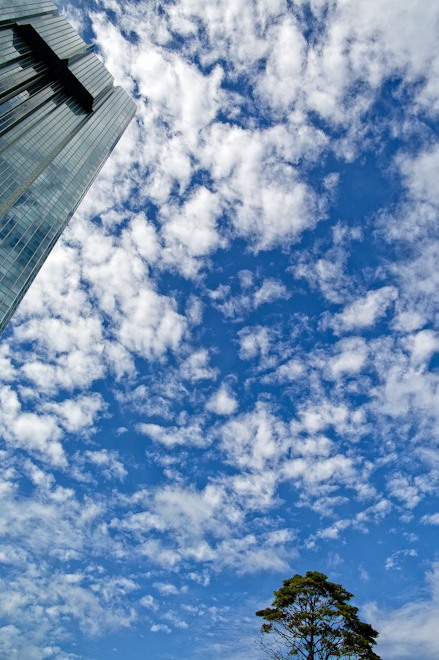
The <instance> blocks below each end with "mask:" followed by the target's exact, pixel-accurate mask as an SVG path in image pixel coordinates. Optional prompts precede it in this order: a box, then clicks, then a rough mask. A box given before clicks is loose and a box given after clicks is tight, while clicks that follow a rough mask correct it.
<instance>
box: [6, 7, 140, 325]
mask: <svg viewBox="0 0 439 660" xmlns="http://www.w3.org/2000/svg"><path fill="white" fill-rule="evenodd" d="M134 111H135V104H134V102H133V101H132V100H131V99H130V97H129V96H128V95H127V94H126V92H124V90H123V89H121V88H120V87H114V86H113V78H112V76H111V75H110V73H109V72H108V71H107V69H106V68H105V67H104V65H103V64H102V62H101V61H100V60H99V59H98V58H97V57H96V55H95V54H94V53H93V45H87V44H86V43H85V42H84V41H83V40H82V39H81V37H80V36H79V35H78V33H77V32H76V31H75V30H74V28H73V27H72V26H71V25H70V23H69V22H68V21H67V19H66V18H65V17H63V16H60V15H58V11H57V9H56V7H55V5H54V4H53V3H52V2H51V0H27V1H24V0H0V334H1V333H2V332H3V330H4V328H5V326H6V324H7V323H8V321H9V320H10V318H11V316H12V314H13V313H14V311H15V310H16V308H17V306H18V304H19V303H20V301H21V300H22V298H23V296H24V294H25V293H26V291H27V290H28V288H29V286H30V285H31V283H32V281H33V280H34V278H35V276H36V274H37V273H38V271H39V269H40V268H41V266H42V264H43V263H44V261H45V259H46V258H47V256H48V254H49V253H50V251H51V249H52V248H53V246H54V245H55V243H56V241H57V240H58V238H59V237H60V235H61V233H62V231H63V229H64V228H65V227H66V225H67V223H68V221H69V220H70V218H71V217H72V215H73V213H74V211H75V210H76V208H77V207H78V205H79V203H80V201H81V200H82V198H83V197H84V195H85V193H86V192H87V190H88V189H89V188H90V186H91V184H92V183H93V180H94V179H95V177H96V175H97V174H98V172H99V170H100V169H101V167H102V165H103V164H104V163H105V161H106V159H107V158H108V156H109V155H110V153H111V151H112V150H113V148H114V146H115V145H116V143H117V141H118V140H119V138H120V137H121V135H122V133H123V132H124V130H125V129H126V127H127V126H128V124H129V122H130V121H131V119H132V118H133V115H134Z"/></svg>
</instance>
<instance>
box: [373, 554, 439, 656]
mask: <svg viewBox="0 0 439 660" xmlns="http://www.w3.org/2000/svg"><path fill="white" fill-rule="evenodd" d="M426 578H427V582H428V586H429V591H430V593H431V595H430V596H429V597H424V598H419V597H418V598H416V599H414V600H413V601H412V602H409V603H407V604H405V605H403V606H402V607H400V608H398V609H395V610H393V611H392V610H389V609H381V608H379V607H378V605H377V604H376V603H369V604H367V605H365V606H364V607H363V608H362V611H363V612H364V614H365V616H366V618H367V620H368V621H370V622H371V624H372V625H373V627H374V628H376V629H377V630H379V632H380V637H379V640H378V646H377V653H379V654H380V655H383V656H385V657H386V658H389V659H390V660H393V658H395V660H400V659H403V658H407V659H411V658H414V657H422V658H425V659H426V660H433V659H434V658H436V657H437V654H438V653H439V643H438V637H437V627H438V624H439V607H438V583H439V580H438V578H439V575H438V566H437V564H434V565H433V570H432V571H431V572H430V571H429V572H427V574H426Z"/></svg>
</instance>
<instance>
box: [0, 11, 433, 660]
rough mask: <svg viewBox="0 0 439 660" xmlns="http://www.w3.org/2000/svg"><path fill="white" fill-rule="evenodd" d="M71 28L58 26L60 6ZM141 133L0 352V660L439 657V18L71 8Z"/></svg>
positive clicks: (102, 184)
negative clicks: (342, 623)
mask: <svg viewBox="0 0 439 660" xmlns="http://www.w3.org/2000/svg"><path fill="white" fill-rule="evenodd" d="M60 7H61V5H60ZM63 10H64V12H65V13H66V14H67V16H68V17H69V19H70V20H71V21H72V23H73V24H74V25H75V27H76V28H77V29H78V30H79V32H80V33H81V34H82V35H83V36H84V38H85V39H86V40H87V41H90V40H94V41H96V43H97V50H98V53H99V54H100V56H101V57H102V58H103V60H104V61H105V63H106V66H107V67H108V69H109V70H110V71H111V72H112V73H113V75H114V76H115V79H116V82H117V84H120V85H122V86H123V87H124V88H125V89H126V90H127V91H128V92H129V93H130V94H132V95H133V97H134V98H135V100H136V103H137V114H136V118H135V120H134V121H133V122H132V123H131V125H130V127H129V129H128V130H127V132H126V133H125V135H124V136H123V138H122V140H121V141H120V143H119V145H118V146H117V148H116V150H115V151H114V153H113V155H112V157H111V158H110V160H109V161H108V162H107V164H106V165H105V167H104V169H103V170H102V172H101V174H100V176H99V178H98V179H97V180H96V182H95V184H94V186H93V188H92V189H91V191H90V192H89V194H88V195H87V197H86V198H85V200H84V201H83V203H82V205H81V207H80V208H79V210H78V211H77V213H76V214H75V216H74V218H73V219H72V221H71V223H70V225H69V227H68V229H67V230H66V232H65V233H64V236H63V238H62V239H61V240H60V242H59V243H58V245H57V246H56V248H55V249H54V250H53V252H52V254H51V256H50V257H49V259H48V260H47V262H46V264H45V265H44V267H43V269H42V270H41V272H40V274H39V276H38V278H37V279H36V281H35V283H34V284H33V286H32V288H31V290H30V291H29V293H28V294H27V296H26V299H25V300H24V301H23V303H22V304H21V307H20V309H19V311H18V312H17V313H16V315H15V317H14V319H13V322H12V323H11V324H10V325H9V327H8V329H7V331H6V332H5V334H4V336H3V337H2V340H1V342H0V400H1V407H0V428H1V436H2V447H1V452H2V466H3V467H2V472H1V487H0V495H1V498H2V504H1V507H0V518H1V529H2V545H1V548H0V561H1V566H2V571H1V579H2V584H1V590H0V614H1V622H0V655H1V656H2V657H5V658H6V657H14V658H17V659H18V660H43V659H46V658H47V659H49V660H79V659H80V660H101V659H103V658H105V659H107V658H110V659H112V658H114V660H119V659H120V660H122V659H123V660H125V659H126V658H130V660H144V659H146V658H154V659H156V658H157V659H158V660H161V659H163V660H172V659H173V658H176V659H177V658H178V659H181V660H189V659H191V660H192V659H195V660H196V659H197V658H210V659H212V660H256V659H257V658H258V657H259V655H258V649H257V647H256V646H255V645H254V638H255V636H256V634H257V632H258V629H259V623H260V622H259V621H258V620H257V619H256V617H254V612H255V611H256V610H257V609H261V608H262V607H264V606H265V605H267V604H268V603H269V602H270V601H271V597H272V592H273V590H274V589H276V588H278V587H279V586H280V585H281V582H282V580H283V579H286V578H288V577H291V576H292V575H293V574H294V573H296V572H298V573H304V572H305V571H307V570H319V571H322V572H325V573H326V574H327V575H328V576H329V578H330V579H331V580H332V581H335V582H338V583H341V584H343V586H344V587H345V588H346V589H348V590H349V591H351V592H353V593H354V594H355V604H356V605H357V606H358V607H359V608H360V613H361V616H362V618H363V619H364V620H366V621H368V622H369V623H372V624H373V625H374V626H375V627H376V628H377V629H378V630H379V631H380V633H381V637H380V641H379V645H378V647H377V651H378V653H379V654H380V655H381V656H382V658H383V659H384V660H393V659H395V660H404V659H413V658H418V657H422V658H423V659H424V660H433V659H435V658H437V657H438V654H439V643H438V638H437V628H438V625H439V603H438V597H439V558H438V554H437V531H438V525H439V503H438V497H437V489H438V483H439V453H438V426H439V332H438V330H439V300H438V285H439V275H438V272H439V268H438V266H439V228H438V227H439V225H438V207H439V193H438V190H439V188H438V185H437V171H438V167H439V140H438V126H439V55H438V53H439V48H438V46H439V44H438V31H437V26H438V22H439V5H438V3H437V2H425V0H424V1H423V2H415V1H414V0H410V1H408V0H398V1H396V0H388V1H387V2H385V3H383V2H381V1H378V0H355V1H354V0H352V1H350V2H347V1H342V0H339V1H337V0H333V1H332V2H322V1H320V0H311V2H302V1H301V0H299V1H297V2H290V1H288V2H287V1H284V0H259V1H258V2H253V1H251V0H212V1H210V2H207V3H206V2H201V1H200V0H175V1H174V2H168V1H164V2H161V3H158V2H116V0H103V1H101V2H96V3H93V2H90V3H89V2H82V1H81V2H79V1H78V2H77V3H74V4H68V5H63Z"/></svg>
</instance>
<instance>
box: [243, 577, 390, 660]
mask: <svg viewBox="0 0 439 660" xmlns="http://www.w3.org/2000/svg"><path fill="white" fill-rule="evenodd" d="M274 595H275V599H274V601H273V603H272V607H268V608H266V609H265V610H260V611H259V612H256V616H259V617H262V618H263V619H265V621H266V622H267V623H264V624H263V625H262V628H261V637H260V644H261V647H262V648H263V650H264V652H265V654H266V657H267V658H272V659H273V660H284V659H286V658H297V659H299V658H300V659H301V660H330V659H331V658H350V659H351V660H380V657H379V656H378V655H376V653H374V651H373V646H374V645H375V644H376V638H377V637H378V634H379V633H378V632H377V631H376V630H374V629H373V628H372V626H371V625H369V624H368V623H363V622H362V621H360V619H359V617H358V614H357V613H358V607H354V606H352V605H349V604H348V602H349V601H350V600H351V598H353V594H351V593H349V592H348V591H346V589H344V588H343V587H342V586H341V585H340V584H334V583H333V582H328V577H327V576H326V575H324V574H323V573H318V572H316V571H308V572H307V573H306V575H305V576H302V575H298V574H296V575H294V577H292V578H290V579H289V580H284V581H283V586H282V587H281V588H280V589H279V591H275V592H274Z"/></svg>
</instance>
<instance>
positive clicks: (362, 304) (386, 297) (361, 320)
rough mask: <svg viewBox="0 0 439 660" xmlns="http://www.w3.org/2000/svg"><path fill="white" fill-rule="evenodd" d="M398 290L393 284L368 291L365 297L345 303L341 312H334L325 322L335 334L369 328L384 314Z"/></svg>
mask: <svg viewBox="0 0 439 660" xmlns="http://www.w3.org/2000/svg"><path fill="white" fill-rule="evenodd" d="M397 296H398V291H397V289H396V288H395V287H393V286H384V287H382V288H381V289H376V290H375V291H368V293H367V294H366V296H365V297H363V298H357V300H354V302H352V303H350V304H349V305H347V306H346V307H345V308H344V310H343V311H342V312H340V313H339V314H335V315H334V317H333V318H332V319H331V320H329V321H328V322H327V323H328V325H329V326H331V327H332V328H333V329H334V332H335V333H336V334H341V333H342V332H349V331H350V330H357V329H360V328H370V327H372V326H374V325H375V323H376V322H377V320H378V319H379V318H381V317H382V316H384V314H385V313H386V311H387V308H388V307H389V306H390V305H391V304H392V302H393V301H394V300H395V299H396V298H397Z"/></svg>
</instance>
